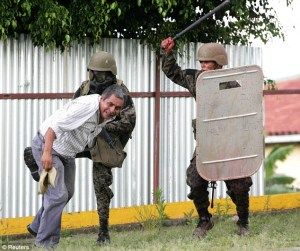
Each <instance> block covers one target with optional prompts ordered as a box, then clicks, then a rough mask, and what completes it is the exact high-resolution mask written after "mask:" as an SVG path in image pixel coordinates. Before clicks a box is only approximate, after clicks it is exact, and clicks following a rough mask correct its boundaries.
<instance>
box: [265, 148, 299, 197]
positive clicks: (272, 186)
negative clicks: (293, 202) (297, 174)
mask: <svg viewBox="0 0 300 251" xmlns="http://www.w3.org/2000/svg"><path fill="white" fill-rule="evenodd" d="M293 149H294V146H293V145H288V146H279V145H278V146H275V147H274V148H273V149H272V151H271V152H270V153H269V154H268V156H267V157H266V158H265V161H264V167H265V175H266V176H265V178H266V194H275V193H286V192H291V191H294V188H293V186H292V185H291V184H292V183H293V181H294V180H295V178H293V177H290V176H287V175H283V174H276V169H277V168H278V166H277V165H276V163H277V161H284V160H285V159H286V158H287V156H288V155H289V154H290V153H291V152H292V151H293Z"/></svg>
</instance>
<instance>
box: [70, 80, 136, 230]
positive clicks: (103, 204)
mask: <svg viewBox="0 0 300 251" xmlns="http://www.w3.org/2000/svg"><path fill="white" fill-rule="evenodd" d="M116 84H119V85H120V86H121V87H122V88H123V90H124V93H126V94H129V91H128V89H127V87H126V86H125V85H124V84H123V81H121V80H117V83H116ZM89 94H90V92H89V80H87V81H84V82H83V83H82V84H81V86H80V87H79V89H78V90H77V91H76V92H75V94H74V98H76V97H78V96H82V95H89ZM98 94H100V95H101V94H102V93H98ZM127 97H128V98H127V100H126V104H125V105H124V108H123V109H122V111H121V112H120V114H119V115H118V116H117V119H116V121H114V122H112V123H110V124H108V125H106V126H105V128H106V130H107V132H109V133H113V134H114V135H115V136H117V137H119V139H120V141H121V143H122V145H123V146H124V147H125V145H126V143H127V142H128V140H129V139H130V137H131V133H132V131H133V129H134V127H135V121H136V113H135V108H134V103H133V101H132V98H131V97H130V96H127ZM112 181H113V176H112V172H111V168H110V167H106V166H104V165H103V164H101V163H97V162H93V182H94V190H95V195H96V199H97V211H98V215H99V224H100V229H99V234H101V233H107V232H108V219H109V205H110V200H111V198H112V197H113V196H114V194H113V192H112V190H111V189H110V187H109V186H110V185H111V184H112Z"/></svg>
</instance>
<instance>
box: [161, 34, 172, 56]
mask: <svg viewBox="0 0 300 251" xmlns="http://www.w3.org/2000/svg"><path fill="white" fill-rule="evenodd" d="M174 46H175V41H174V40H173V38H171V37H168V38H166V39H164V40H163V41H162V42H161V44H160V47H161V48H162V49H163V50H164V51H165V52H166V53H167V54H168V53H170V52H171V51H172V50H173V48H174Z"/></svg>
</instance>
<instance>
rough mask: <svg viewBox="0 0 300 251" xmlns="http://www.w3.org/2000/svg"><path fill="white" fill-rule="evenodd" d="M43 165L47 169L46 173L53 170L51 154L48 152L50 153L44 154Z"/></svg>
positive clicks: (45, 152)
mask: <svg viewBox="0 0 300 251" xmlns="http://www.w3.org/2000/svg"><path fill="white" fill-rule="evenodd" d="M42 165H43V168H44V169H45V171H46V172H48V171H50V170H51V168H52V166H53V162H52V154H51V152H48V151H44V152H43V155H42Z"/></svg>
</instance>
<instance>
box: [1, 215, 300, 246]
mask: <svg viewBox="0 0 300 251" xmlns="http://www.w3.org/2000/svg"><path fill="white" fill-rule="evenodd" d="M214 222H215V226H214V228H213V229H212V230H211V231H210V232H209V233H208V235H207V236H206V237H205V238H204V239H202V240H198V239H195V238H193V236H192V231H193V229H194V228H195V225H196V220H193V221H192V222H190V223H188V224H184V225H177V226H170V227H154V226H153V224H148V225H146V226H145V227H144V228H143V229H135V230H122V231H120V230H117V229H111V232H110V233H111V244H110V245H108V246H104V247H98V246H97V245H96V244H95V240H96V238H97V233H96V232H90V233H86V234H83V233H80V234H79V233H71V232H68V231H65V232H63V233H62V238H61V241H60V245H59V246H58V248H57V250H73V251H75V250H97V249H100V250H222V251H223V250H257V251H258V250H300V210H299V209H298V210H293V211H288V212H280V213H265V214H257V215H253V216H251V218H250V235H249V236H247V237H240V236H238V235H236V233H235V231H236V227H235V223H234V221H233V218H232V217H229V216H222V217H218V218H214ZM33 241H34V239H32V238H30V239H28V238H24V239H17V240H16V239H7V238H5V239H4V238H2V245H3V244H4V245H9V244H13V245H30V247H31V245H32V243H33ZM0 249H1V246H0Z"/></svg>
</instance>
